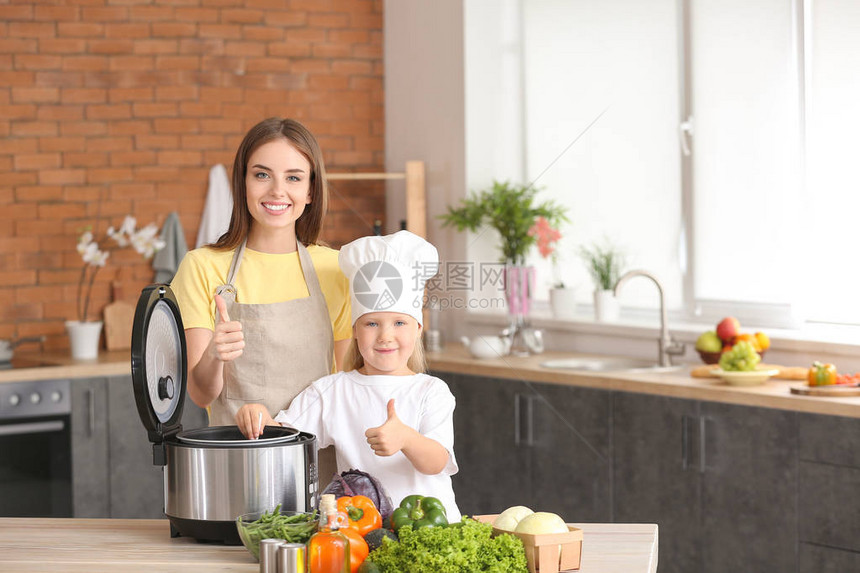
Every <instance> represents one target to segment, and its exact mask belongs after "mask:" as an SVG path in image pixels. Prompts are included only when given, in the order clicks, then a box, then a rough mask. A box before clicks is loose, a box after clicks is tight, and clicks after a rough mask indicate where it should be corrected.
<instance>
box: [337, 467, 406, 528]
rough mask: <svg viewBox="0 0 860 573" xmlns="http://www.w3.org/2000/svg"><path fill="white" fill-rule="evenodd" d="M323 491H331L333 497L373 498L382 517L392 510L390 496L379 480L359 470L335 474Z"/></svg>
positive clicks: (387, 515) (388, 515) (388, 514)
mask: <svg viewBox="0 0 860 573" xmlns="http://www.w3.org/2000/svg"><path fill="white" fill-rule="evenodd" d="M323 493H324V494H325V493H333V494H334V496H335V497H344V496H348V497H352V496H354V495H364V496H367V497H369V498H370V499H371V500H373V504H374V505H375V506H376V509H378V510H379V514H380V515H381V516H382V519H385V518H387V517H390V516H391V512H393V511H394V505H392V503H391V498H390V497H388V494H387V493H386V492H385V488H384V487H382V484H381V483H380V482H379V480H378V479H376V478H375V477H373V476H372V475H370V474H369V473H365V472H363V471H361V470H353V469H350V470H347V471H345V472H342V473H341V474H340V475H337V474H335V475H334V476H333V477H332V481H331V483H329V484H328V485H327V486H326V487H325V489H324V490H323Z"/></svg>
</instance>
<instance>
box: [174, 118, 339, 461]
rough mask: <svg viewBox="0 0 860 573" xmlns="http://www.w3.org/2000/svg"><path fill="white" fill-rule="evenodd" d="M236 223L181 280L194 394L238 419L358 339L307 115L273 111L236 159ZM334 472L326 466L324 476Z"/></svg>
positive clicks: (275, 399)
mask: <svg viewBox="0 0 860 573" xmlns="http://www.w3.org/2000/svg"><path fill="white" fill-rule="evenodd" d="M232 187H233V213H232V216H231V219H230V228H229V229H228V231H227V232H226V233H225V234H224V235H223V236H221V238H220V239H218V241H217V242H216V243H215V244H213V245H208V246H206V247H202V248H200V249H195V250H193V251H191V252H189V253H188V254H187V255H186V256H185V258H184V259H183V261H182V264H181V265H180V267H179V270H178V271H177V274H176V277H175V278H174V280H173V282H172V285H171V287H172V289H173V290H174V292H175V293H176V297H177V299H178V301H179V307H180V311H181V313H182V320H183V323H184V327H185V339H186V343H187V355H188V395H189V396H190V398H191V399H192V400H193V401H194V403H195V404H197V405H198V406H200V407H208V408H209V423H210V425H230V424H233V423H234V416H235V414H236V412H237V411H238V410H239V408H240V407H241V406H243V405H244V404H247V403H250V402H255V403H262V404H265V406H266V407H267V408H268V409H269V411H270V412H272V413H276V412H278V411H279V410H281V409H283V408H286V407H287V406H288V405H289V403H290V401H291V400H292V399H293V397H294V396H296V395H297V394H298V393H299V392H300V391H301V390H303V389H304V388H305V387H306V386H308V385H309V384H310V383H311V382H313V381H314V380H316V379H318V378H320V377H322V376H325V375H327V374H330V373H331V372H332V371H333V369H332V360H333V359H334V361H335V363H336V365H337V369H338V370H339V369H340V365H341V361H342V358H343V355H344V353H345V351H346V349H347V348H348V346H349V341H350V337H351V324H350V305H349V284H348V281H347V280H346V277H344V275H343V273H342V272H341V271H340V269H339V267H338V260H337V258H338V253H337V251H335V250H333V249H329V248H327V247H323V246H320V245H318V244H317V240H318V237H319V233H320V228H321V227H322V221H323V218H324V216H325V213H326V204H327V199H328V190H327V187H326V181H325V167H324V165H323V159H322V153H321V152H320V149H319V145H318V144H317V142H316V139H315V138H314V136H313V135H312V134H311V133H310V131H308V130H307V128H305V127H304V126H303V125H301V124H300V123H298V122H296V121H294V120H290V119H280V118H270V119H266V120H264V121H262V122H260V123H259V124H257V125H255V126H254V127H253V128H251V130H250V131H249V132H248V133H247V135H246V136H245V138H244V140H243V141H242V143H241V144H240V145H239V149H238V150H237V152H236V158H235V160H234V163H233V177H232ZM321 475H322V476H326V474H325V473H321Z"/></svg>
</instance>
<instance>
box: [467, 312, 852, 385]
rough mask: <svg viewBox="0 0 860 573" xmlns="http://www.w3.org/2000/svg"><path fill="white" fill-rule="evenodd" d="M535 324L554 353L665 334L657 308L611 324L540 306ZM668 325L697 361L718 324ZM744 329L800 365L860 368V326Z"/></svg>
mask: <svg viewBox="0 0 860 573" xmlns="http://www.w3.org/2000/svg"><path fill="white" fill-rule="evenodd" d="M530 321H531V324H532V326H534V327H535V328H539V329H541V330H543V331H544V334H545V336H544V339H545V341H546V345H547V349H551V350H561V351H563V350H571V349H570V348H565V347H564V344H563V342H564V339H566V338H569V337H570V335H574V334H576V335H591V336H599V337H604V338H605V337H612V338H615V339H627V340H630V341H631V342H633V341H638V340H642V339H649V340H651V339H654V338H656V337H657V336H659V334H660V318H659V313H657V312H656V311H653V310H652V311H646V310H635V309H633V310H630V309H622V312H621V317H620V319H619V320H618V321H617V322H612V323H606V322H597V321H596V320H595V319H594V312H593V309H592V307H591V306H587V305H579V307H578V308H577V312H576V315H575V318H574V319H573V320H558V319H556V318H554V317H553V316H552V313H551V312H550V310H549V307H548V305H546V304H540V303H538V304H536V305H535V309H534V311H533V312H532V313H531V315H530ZM466 322H467V323H468V324H472V325H475V326H481V327H489V326H494V327H497V328H498V329H499V330H501V329H502V328H504V327H505V326H506V325H507V315H506V314H504V313H500V312H498V311H496V312H489V311H480V312H478V311H470V312H468V313H467V316H466ZM668 322H669V324H668V327H669V332H670V334H671V335H672V336H673V337H674V338H676V339H677V340H679V341H681V342H684V343H686V344H687V346H688V352H687V357H688V358H689V357H691V356H692V357H693V358H697V357H696V354H695V352H694V351H693V347H694V345H695V343H696V339H697V338H698V337H699V335H700V334H702V333H703V332H705V331H706V330H713V329H715V328H716V325H715V324H713V323H696V322H693V321H684V320H680V319H673V318H672V316H671V315H670V317H669V321H668ZM741 329H742V330H743V331H744V332H750V333H753V332H756V331H759V330H760V331H762V332H764V333H766V334H767V335H768V336H769V337H770V340H771V347H770V349H769V352H770V353H771V355H773V354H774V353H779V354H781V355H784V356H787V357H792V358H795V357H796V358H797V360H795V362H796V363H798V364H805V363H807V362H809V361H811V360H817V359H819V358H818V356H819V355H821V358H820V359H822V360H832V358H828V356H834V357H843V359H842V360H841V361H840V362H842V363H844V366H845V367H848V366H849V365H848V360H849V359H850V360H853V361H857V366H852V367H851V368H852V369H858V370H860V326H850V325H837V324H823V323H807V324H805V325H804V327H803V328H798V329H776V328H758V327H755V326H751V325H745V324H742V325H741ZM555 339H559V340H560V341H561V342H562V344H553V342H554V340H555ZM607 354H610V352H607ZM848 357H850V358H848ZM786 359H787V358H784V359H783V360H786ZM769 360H770V357H769ZM798 360H799V362H798ZM840 366H841V364H840ZM840 370H842V371H845V370H846V368H844V367H843V368H840Z"/></svg>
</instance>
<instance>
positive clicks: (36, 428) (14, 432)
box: [0, 420, 66, 436]
mask: <svg viewBox="0 0 860 573" xmlns="http://www.w3.org/2000/svg"><path fill="white" fill-rule="evenodd" d="M65 427H66V425H65V424H64V423H63V421H62V420H52V421H48V422H29V423H26V424H5V425H2V426H0V436H26V435H28V434H39V433H46V432H62V431H63V429H65Z"/></svg>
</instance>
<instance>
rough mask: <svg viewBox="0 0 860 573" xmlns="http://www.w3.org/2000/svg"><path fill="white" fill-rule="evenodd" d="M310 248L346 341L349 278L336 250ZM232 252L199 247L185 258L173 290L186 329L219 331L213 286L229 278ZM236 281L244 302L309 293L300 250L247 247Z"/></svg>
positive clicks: (334, 322) (338, 333) (336, 327)
mask: <svg viewBox="0 0 860 573" xmlns="http://www.w3.org/2000/svg"><path fill="white" fill-rule="evenodd" d="M307 249H308V254H309V255H310V256H311V261H313V265H314V270H315V271H316V273H317V278H318V279H319V283H320V289H321V290H322V293H323V297H324V298H325V301H326V306H328V314H329V318H330V319H331V329H332V332H333V333H334V339H335V340H345V339H348V338H350V337H351V336H352V323H351V321H352V317H351V311H350V302H349V281H348V280H347V278H346V276H344V274H343V273H342V272H341V270H340V266H338V263H337V256H338V252H337V251H336V250H334V249H330V248H328V247H322V246H319V245H310V246H308V248H307ZM234 252H235V251H234V250H230V251H220V250H215V249H211V248H209V247H201V248H199V249H194V250H193V251H189V252H188V253H187V254H186V255H185V257H184V258H183V259H182V262H181V263H180V265H179V270H177V272H176V276H175V277H173V281H172V282H171V284H170V288H171V290H173V292H174V293H175V294H176V299H177V301H178V302H179V312H180V313H181V314H182V324H183V327H184V328H208V329H209V330H215V289H216V288H218V287H219V286H220V285H223V284H225V283H226V282H227V273H228V271H229V270H230V262H231V261H232V260H233V253H234ZM235 279H236V280H235V283H234V286H235V287H236V290H237V291H238V293H237V294H238V296H237V299H236V300H237V302H239V303H243V304H270V303H275V302H284V301H287V300H293V299H297V298H303V297H306V296H308V287H307V284H306V283H305V280H304V276H303V275H302V271H301V265H300V264H299V253H298V252H294V253H287V254H269V253H261V252H259V251H254V250H251V249H249V248H247V247H246V248H245V254H244V256H243V257H242V264H241V266H240V267H239V272H238V273H237V274H236V277H235Z"/></svg>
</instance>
